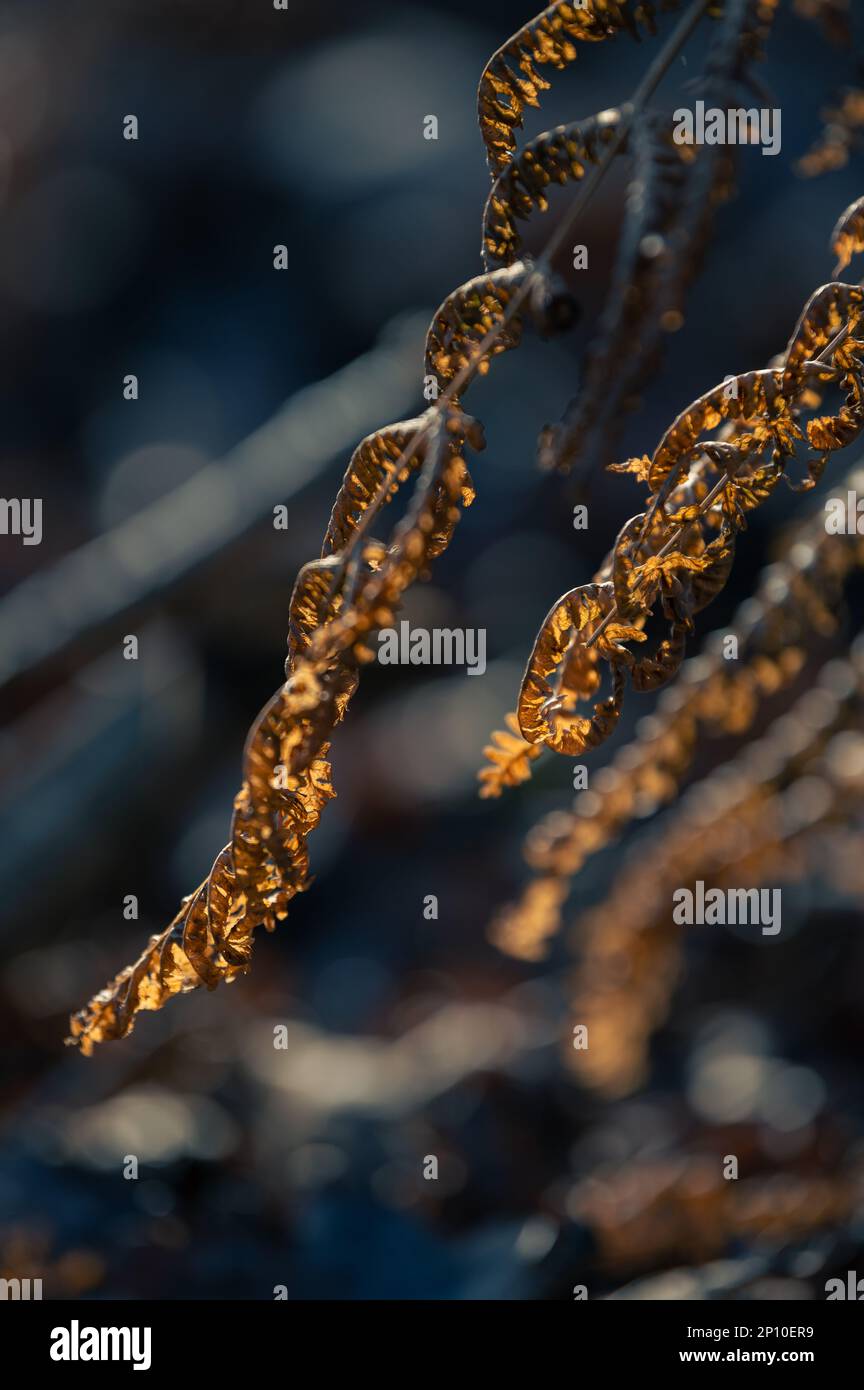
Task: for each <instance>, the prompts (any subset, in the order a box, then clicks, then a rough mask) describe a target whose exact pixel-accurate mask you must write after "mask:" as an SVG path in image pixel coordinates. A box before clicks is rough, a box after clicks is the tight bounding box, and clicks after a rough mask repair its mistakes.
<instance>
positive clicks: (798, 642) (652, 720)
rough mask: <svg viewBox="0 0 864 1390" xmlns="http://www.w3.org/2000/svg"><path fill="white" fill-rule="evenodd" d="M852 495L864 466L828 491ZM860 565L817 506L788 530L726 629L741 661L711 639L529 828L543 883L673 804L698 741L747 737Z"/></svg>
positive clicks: (518, 916)
mask: <svg viewBox="0 0 864 1390" xmlns="http://www.w3.org/2000/svg"><path fill="white" fill-rule="evenodd" d="M855 491H857V492H858V493H859V494H860V493H861V492H862V491H864V472H862V470H861V467H860V465H857V466H856V467H854V468H852V469H850V471H849V472H848V473H847V475H846V476H845V477H844V478H843V479H842V480H841V481H840V483H839V484H838V487H837V488H836V489H835V490H834V491H832V493H831V494H830V497H831V498H832V499H837V500H838V501H839V500H842V501H843V503H844V504H845V501H846V498H847V494H848V493H849V492H855ZM862 565H864V537H860V536H858V535H853V536H848V535H843V536H841V537H837V536H834V535H830V534H828V533H827V532H826V528H825V514H824V512H823V510H822V509H821V508H820V509H819V510H818V511H817V512H815V513H814V514H813V515H812V517H810V518H808V519H807V520H806V521H805V522H803V523H799V524H798V525H797V526H795V527H794V528H792V529H791V530H790V532H789V534H788V537H787V539H786V542H785V546H784V552H783V555H782V558H781V559H780V561H779V562H776V563H773V564H771V565H769V566H768V567H767V568H766V570H765V571H764V573H763V575H762V576H761V577H760V580H759V582H758V584H757V587H756V591H755V594H754V596H753V597H752V598H750V599H748V600H746V602H745V603H744V604H742V606H741V608H740V609H739V611H738V612H737V613H736V614H735V616H734V617H733V619H732V623H731V624H730V626H729V627H728V628H727V629H726V635H729V636H732V637H734V638H735V640H736V643H737V648H738V654H739V659H738V661H737V662H734V663H729V662H727V661H725V660H724V659H723V655H722V650H721V646H720V643H719V642H714V643H712V644H711V645H710V646H709V647H708V649H707V650H706V651H704V652H703V653H701V654H700V655H699V656H698V657H695V658H693V659H692V660H690V661H689V662H687V663H686V664H685V665H684V667H683V669H682V671H681V674H680V677H679V679H678V681H677V683H676V684H675V685H674V686H673V687H672V688H671V689H669V690H666V691H664V692H663V694H662V695H661V697H660V701H659V703H658V706H657V709H656V712H655V713H654V714H653V715H652V716H650V717H649V718H647V719H643V720H642V721H640V724H639V726H638V734H637V738H636V739H635V740H634V741H633V742H632V743H628V744H627V745H625V747H624V748H622V749H621V750H620V751H619V752H618V753H617V754H616V755H615V757H614V758H613V760H612V761H611V763H610V764H608V765H607V766H606V767H603V768H601V769H600V770H599V771H598V772H596V773H595V774H594V775H593V776H592V779H591V789H590V791H585V792H582V793H581V794H580V795H579V796H578V797H577V798H576V799H575V801H574V803H573V807H572V809H571V810H559V811H553V812H551V813H550V814H549V815H547V816H545V817H544V818H543V819H542V820H541V821H540V822H539V823H538V824H537V825H536V826H535V827H534V828H533V829H532V830H531V831H529V833H528V836H527V838H526V840H525V845H524V857H525V860H526V863H527V864H528V865H529V867H530V868H531V870H532V871H533V873H534V874H536V875H537V876H538V878H539V879H542V880H543V881H546V880H552V879H557V880H558V881H559V889H560V890H561V891H559V893H558V898H557V900H558V901H559V902H561V903H563V901H565V899H566V896H567V894H568V893H569V882H570V880H571V879H572V877H573V876H574V875H575V874H577V873H578V872H579V871H580V869H581V868H582V867H583V865H584V863H585V862H586V860H587V859H588V858H590V857H591V856H592V855H594V854H596V853H597V852H598V851H599V850H601V849H603V848H605V846H606V845H608V844H610V843H612V842H613V841H614V840H615V839H616V838H618V837H619V836H620V835H621V834H622V832H623V830H624V829H625V827H626V826H627V825H628V824H629V823H630V822H631V821H632V819H633V818H634V817H635V816H644V815H646V814H648V813H650V812H651V811H652V810H654V809H656V808H658V807H660V806H663V805H665V804H666V803H668V802H670V801H671V800H673V798H674V797H675V796H676V794H677V792H678V788H679V786H680V784H681V781H682V779H683V778H684V777H685V776H686V773H687V771H688V769H689V767H690V766H691V763H692V760H693V756H694V753H695V750H696V748H697V745H698V742H699V740H700V738H705V737H706V736H707V737H709V738H717V737H729V736H733V737H740V736H741V735H744V734H746V733H747V731H748V730H749V729H750V728H751V726H752V725H753V723H754V721H755V719H756V717H757V714H758V711H759V709H760V707H761V706H762V704H763V703H764V701H765V700H766V699H768V698H770V697H771V696H773V695H776V694H777V693H778V691H780V690H782V689H784V688H787V687H788V686H789V685H790V684H791V683H792V682H793V681H794V680H795V678H796V677H797V675H798V674H799V672H800V670H801V666H802V664H803V661H804V650H805V649H806V647H807V646H808V645H810V644H811V643H812V641H813V640H814V638H816V637H825V636H828V635H830V634H832V633H833V632H834V630H835V628H836V624H837V610H838V608H839V605H840V600H841V597H842V594H843V590H844V587H845V585H846V583H847V580H848V578H849V576H850V575H851V574H852V573H853V572H855V571H856V570H857V569H858V568H860V567H861V566H862ZM536 881H537V880H536V879H535V880H531V882H529V884H528V886H527V888H526V890H525V893H524V895H523V898H522V899H521V900H520V901H519V902H517V903H515V904H514V905H512V906H510V907H509V908H507V909H506V916H507V920H508V922H509V924H510V931H511V933H512V934H514V935H515V934H518V933H519V932H520V931H521V932H523V933H524V934H525V935H526V936H529V935H530V931H531V923H532V921H533V919H534V910H533V898H532V887H533V883H534V882H536ZM543 900H544V902H546V904H547V911H546V915H545V918H544V939H548V938H549V937H551V936H552V935H553V934H554V932H555V931H556V930H557V929H558V927H560V917H559V920H558V922H557V924H555V923H553V922H552V920H551V909H550V908H549V907H548V905H549V904H551V903H553V902H554V901H555V898H554V896H553V894H552V890H551V888H547V889H546V896H545V898H544V899H543Z"/></svg>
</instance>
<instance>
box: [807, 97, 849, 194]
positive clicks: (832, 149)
mask: <svg viewBox="0 0 864 1390" xmlns="http://www.w3.org/2000/svg"><path fill="white" fill-rule="evenodd" d="M822 120H823V123H824V128H823V131H822V134H821V136H820V138H819V139H818V140H817V141H816V143H815V144H814V145H813V146H812V148H811V149H809V150H808V151H807V153H806V154H805V155H803V156H802V157H801V159H799V160H798V163H797V165H796V168H797V171H798V173H799V174H802V175H803V176H804V178H808V179H813V178H818V177H819V175H820V174H830V173H833V172H834V171H835V170H836V169H842V168H844V167H845V165H847V164H848V163H849V157H850V155H851V154H852V153H853V151H856V150H858V149H860V148H861V141H862V135H864V90H862V88H860V87H848V88H846V90H845V91H844V92H842V93H841V95H840V100H839V103H838V104H837V105H836V106H829V107H827V108H826V109H825V110H824V111H823V112H822Z"/></svg>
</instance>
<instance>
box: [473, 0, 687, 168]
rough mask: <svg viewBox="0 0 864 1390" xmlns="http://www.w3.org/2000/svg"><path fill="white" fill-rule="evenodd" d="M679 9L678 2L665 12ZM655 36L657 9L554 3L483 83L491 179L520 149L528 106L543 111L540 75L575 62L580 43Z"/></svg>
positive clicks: (598, 0) (501, 52)
mask: <svg viewBox="0 0 864 1390" xmlns="http://www.w3.org/2000/svg"><path fill="white" fill-rule="evenodd" d="M674 7H675V0H672V3H667V4H666V6H665V8H667V9H670V8H674ZM641 29H644V30H646V31H647V32H648V33H649V34H653V33H654V6H653V5H652V4H648V3H636V4H634V3H631V0H621V3H617V0H584V3H582V4H571V3H568V0H556V3H555V4H552V5H549V7H548V8H547V9H545V10H544V11H543V12H542V14H539V15H537V16H536V18H535V19H532V20H531V22H530V23H529V24H526V25H524V26H523V28H521V29H520V30H518V32H517V33H515V34H514V35H513V37H512V38H510V39H508V40H507V42H506V43H505V44H503V45H502V47H501V48H499V49H498V51H497V53H495V54H493V56H492V58H490V60H489V62H488V63H487V65H486V68H485V70H484V72H483V75H482V77H481V78H480V86H479V88H478V91H477V114H478V119H479V122H480V133H481V135H482V136H483V143H484V144H485V146H486V156H487V159H488V161H489V168H490V170H491V172H492V177H493V178H495V177H496V176H497V175H498V174H500V173H501V172H502V171H503V170H504V169H505V168H506V167H507V165H508V164H509V162H510V159H511V157H512V154H513V151H514V149H515V148H516V137H515V134H514V132H515V131H516V130H518V129H520V127H521V125H522V113H523V111H524V110H525V107H526V106H534V107H536V106H539V105H540V93H541V92H543V91H548V89H549V86H550V83H549V82H548V81H547V80H546V78H545V77H544V76H543V75H542V73H541V72H540V71H539V70H538V69H540V68H543V67H552V68H555V69H557V70H558V71H560V70H561V69H562V68H565V67H567V66H568V65H569V64H570V63H573V62H575V60H576V57H577V55H578V47H577V45H578V44H579V43H592V42H597V41H598V40H601V39H605V38H608V37H610V36H611V35H613V34H617V33H620V32H621V31H622V30H626V31H627V32H629V33H630V34H631V35H632V36H633V37H634V38H638V37H639V34H640V30H641Z"/></svg>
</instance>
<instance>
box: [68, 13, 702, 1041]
mask: <svg viewBox="0 0 864 1390" xmlns="http://www.w3.org/2000/svg"><path fill="white" fill-rule="evenodd" d="M650 17H651V6H649V5H647V4H641V3H640V4H635V5H631V4H629V3H623V4H617V3H613V2H612V0H588V3H587V4H585V5H584V6H575V5H574V6H571V5H566V4H563V3H559V4H555V5H552V6H550V7H549V9H548V10H547V11H546V12H544V14H543V15H541V16H539V17H538V18H537V20H535V21H533V22H532V23H531V24H529V25H528V26H526V28H525V29H524V30H522V31H520V33H519V34H518V35H516V37H515V38H514V39H513V40H511V41H510V43H509V44H507V45H505V46H504V49H502V50H501V52H500V53H499V54H498V55H496V57H495V58H494V59H493V60H492V62H491V63H490V65H489V66H488V67H487V69H486V72H485V73H484V76H483V79H482V81H481V94H480V107H481V124H482V127H483V133H484V138H487V147H488V140H489V139H490V138H491V139H492V142H493V143H495V144H497V145H498V148H499V156H500V154H501V150H503V149H504V148H505V147H506V148H507V149H508V150H509V149H512V130H513V128H514V126H516V125H518V124H519V120H520V115H519V112H520V111H521V109H522V106H524V104H525V103H526V102H530V101H533V100H535V99H536V92H537V91H538V90H539V89H540V88H541V87H542V86H543V85H544V84H543V79H541V78H540V77H539V74H538V73H537V72H536V70H535V67H534V64H537V65H540V66H543V65H544V64H549V65H552V66H557V67H561V66H564V65H565V64H566V63H567V62H569V61H572V58H573V57H574V56H575V47H574V44H573V42H572V41H573V39H574V37H576V38H578V37H582V38H588V39H591V38H602V37H605V36H606V35H607V34H610V33H615V32H618V31H619V30H621V29H629V30H630V31H631V32H633V33H638V30H639V28H640V26H641V25H648V24H650ZM698 18H699V11H698V10H694V12H693V21H692V22H688V23H687V24H685V25H682V26H680V28H679V30H677V31H676V33H675V35H673V37H672V39H670V41H669V44H668V45H667V53H666V56H665V58H664V61H665V62H669V61H671V59H672V57H673V56H674V55H675V54H676V53H677V52H678V51H680V48H681V46H682V45H683V43H684V42H685V41H686V38H687V36H688V35H689V33H691V32H692V28H693V25H694V23H695V21H696V20H698ZM511 62H512V64H513V65H514V67H515V69H516V70H517V72H514V71H513V70H512V69H511V68H510V67H509V66H508V64H510V63H511ZM519 73H521V76H519V75H518V74H519ZM660 75H662V65H661V66H660V67H658V69H657V74H656V75H655V78H654V82H655V84H656V81H659V76H660ZM508 84H509V85H508ZM649 89H651V90H653V88H651V84H648V86H645V88H644V91H645V93H647V92H648V91H649ZM508 91H510V92H512V93H514V94H516V95H515V96H514V97H513V99H512V100H511V99H510V98H509V97H508ZM644 99H645V97H644V96H643V95H640V96H639V97H638V100H636V101H634V103H633V110H634V111H635V110H637V109H641V105H642V104H643V103H644ZM517 103H518V109H517V105H516V104H517ZM496 123H497V125H496ZM493 126H495V127H496V130H497V133H494V132H493ZM502 132H503V135H502ZM499 137H500V138H499ZM508 142H509V143H508ZM507 160H509V153H508V154H506V155H505V156H504V162H505V163H506V162H507ZM549 261H551V254H550V255H549V256H547V257H545V258H541V261H540V262H539V263H538V264H537V265H536V266H535V265H532V264H530V263H529V262H526V261H521V262H518V263H515V264H511V265H508V266H506V267H503V268H501V269H499V270H495V271H492V272H490V273H487V274H485V275H482V276H478V277H476V278H475V279H474V280H470V281H468V282H467V283H466V284H464V285H462V286H460V287H459V288H458V289H457V290H455V291H454V292H453V293H452V294H450V295H448V297H447V298H446V299H445V300H444V302H443V303H442V305H441V306H440V308H439V309H438V311H437V312H436V314H435V315H434V317H433V320H432V323H431V325H430V329H429V333H428V335H427V342H426V353H425V370H426V375H427V376H428V375H435V376H437V378H438V381H439V383H440V384H441V385H442V386H443V388H444V389H443V392H442V394H441V396H440V398H439V399H438V400H437V401H436V403H435V405H434V406H433V407H432V408H431V409H430V410H429V411H427V412H426V414H425V415H424V416H421V417H419V418H418V419H417V420H416V421H407V422H401V423H399V424H396V425H392V426H389V427H385V428H384V429H382V430H381V431H378V432H377V433H376V434H374V435H371V436H369V437H368V438H367V439H365V440H363V441H362V442H361V444H360V445H359V446H358V448H357V449H356V450H355V453H354V455H353V456H352V459H351V461H350V463H349V466H348V470H347V472H346V475H345V478H344V480H343V484H342V488H341V489H340V493H339V496H338V497H337V500H336V504H335V506H334V509H333V513H332V515H331V518H330V524H329V526H328V528H327V532H326V535H325V538H324V542H323V546H322V553H321V558H320V559H319V560H316V561H312V562H310V564H308V565H307V566H305V567H304V568H303V570H301V573H300V575H299V576H298V580H297V584H296V586H295V592H294V595H293V598H292V605H291V613H290V618H289V634H288V657H287V661H286V681H285V684H284V686H283V687H282V689H281V690H280V691H278V692H277V694H276V695H274V697H273V699H272V700H271V701H270V702H269V704H268V705H267V706H266V707H265V710H264V711H263V712H262V714H261V716H259V719H258V720H257V721H256V723H255V724H254V725H253V727H252V730H251V731H250V734H249V737H248V739H247V743H246V748H245V752H244V764H243V771H244V781H243V785H242V787H241V790H240V792H239V793H238V796H237V798H236V801H235V810H234V817H233V819H232V825H231V839H230V842H229V844H228V846H226V848H225V849H224V850H223V851H222V852H221V854H220V855H219V856H218V858H217V860H216V862H215V863H214V866H213V868H212V870H211V872H210V874H209V875H208V878H207V880H205V883H204V884H202V885H201V887H200V888H199V889H198V890H197V892H196V893H195V894H193V895H192V897H191V898H189V899H187V900H185V901H184V903H183V905H182V907H181V909H180V912H179V913H178V914H177V917H176V918H175V920H174V921H173V922H172V923H171V924H170V926H169V927H168V928H167V929H166V931H165V932H163V933H161V934H159V935H158V936H155V937H154V938H153V939H152V940H151V942H150V944H149V946H148V948H147V950H146V951H145V952H144V953H143V955H142V956H141V958H140V959H139V961H138V962H136V964H135V965H134V966H131V967H128V968H127V969H126V970H124V971H122V972H121V974H120V975H118V976H117V977H116V979H115V980H114V981H113V982H112V984H111V985H109V986H108V987H107V989H106V990H103V991H102V992H101V994H99V995H98V996H96V998H95V999H93V1000H92V1001H91V1002H90V1004H89V1005H87V1006H86V1007H85V1008H84V1009H83V1010H81V1011H80V1012H79V1013H78V1014H76V1015H75V1016H74V1018H73V1019H72V1024H71V1030H72V1037H71V1038H70V1039H69V1041H70V1042H72V1043H76V1044H77V1045H78V1046H79V1047H80V1048H81V1050H82V1051H83V1052H84V1053H89V1052H91V1051H92V1049H93V1047H94V1045H95V1044H96V1043H97V1042H101V1041H104V1040H107V1039H109V1038H117V1037H122V1036H124V1035H125V1034H126V1033H128V1031H129V1030H130V1028H131V1027H132V1026H133V1023H134V1019H135V1016H136V1014H137V1013H138V1012H139V1011H140V1010H142V1009H158V1008H160V1007H161V1006H162V1004H163V1003H164V1002H165V1001H166V1000H167V999H168V998H170V997H172V996H173V995H174V994H176V993H180V992H182V991H185V990H188V989H193V988H197V987H198V986H199V985H201V984H204V985H206V986H207V987H208V988H214V987H215V986H216V985H218V984H219V983H221V982H223V981H229V980H231V979H233V978H235V976H236V975H237V974H239V973H241V972H242V971H244V970H245V969H247V968H248V964H249V958H250V954H251V948H252V942H253V934H254V931H255V928H256V927H257V926H261V925H263V926H264V927H265V928H267V929H270V928H272V927H273V926H274V925H275V923H276V921H278V920H280V919H281V918H282V917H284V916H285V915H286V910H287V904H288V902H289V901H290V899H291V898H292V897H293V896H294V894H296V893H297V892H300V891H302V890H303V889H304V888H305V887H306V885H307V883H308V867H309V862H308V850H307V845H306V840H307V837H308V834H309V833H310V831H311V830H313V829H314V828H315V826H316V825H317V823H318V820H319V818H320V814H321V811H322V810H323V807H324V805H325V804H326V802H327V801H328V800H329V799H330V797H331V796H332V795H333V794H334V792H333V787H332V784H331V777H330V766H329V763H328V761H327V754H328V752H329V746H330V737H331V735H332V732H333V729H334V727H335V726H336V725H337V724H338V723H339V721H340V720H341V719H342V718H343V717H344V715H345V711H346V709H347V706H348V703H349V701H350V698H351V695H352V694H353V691H354V689H355V688H356V685H357V680H358V668H359V667H360V666H361V665H362V664H363V663H364V662H367V661H369V660H371V659H373V655H374V653H373V651H372V649H371V647H370V640H371V638H372V636H373V634H374V633H375V631H376V630H377V629H380V628H381V627H383V626H389V625H390V624H391V623H392V622H393V620H394V616H395V613H396V612H397V610H398V608H399V605H400V603H401V600H402V597H403V595H404V593H405V590H406V589H407V588H408V587H409V585H410V584H412V583H413V582H414V581H415V580H418V579H422V578H424V577H425V576H426V575H427V573H428V570H429V566H430V564H431V562H432V561H433V560H434V559H435V558H436V557H437V556H438V555H440V554H441V552H442V551H443V550H444V549H445V548H446V546H447V545H448V543H449V541H450V539H451V537H452V534H453V530H454V528H455V526H456V524H457V522H458V520H459V517H460V515H461V512H462V510H463V508H464V507H466V506H468V505H469V504H470V503H471V501H472V500H473V497H474V488H473V483H472V480H471V478H470V475H469V473H468V469H467V465H466V461H465V457H464V453H465V450H466V446H469V445H470V446H471V447H472V448H474V449H481V448H482V447H483V436H482V429H481V427H480V425H479V423H478V422H477V421H475V420H472V419H471V418H470V417H468V416H467V415H465V414H464V412H463V411H462V408H461V404H460V399H459V398H460V396H461V394H462V393H463V392H464V390H465V388H466V387H467V386H468V385H470V383H471V382H472V381H473V379H474V378H475V377H476V376H477V375H482V374H483V373H484V372H485V371H486V370H487V369H488V365H489V361H490V359H491V358H492V357H493V356H495V355H497V354H498V353H500V352H502V351H506V350H508V349H509V348H512V347H515V346H516V345H517V344H518V342H519V340H520V336H521V332H522V328H523V323H524V321H525V319H526V318H529V319H530V320H531V321H532V322H533V324H534V325H535V327H537V329H538V330H539V331H540V332H542V333H548V332H555V331H560V330H561V329H562V328H565V327H567V326H569V323H570V322H571V321H572V318H573V313H574V306H573V301H572V298H571V297H570V296H569V295H568V294H567V293H566V291H564V290H563V289H562V288H561V287H560V286H559V285H558V284H557V282H556V281H555V279H554V277H553V276H552V275H551V273H550V270H549V265H548V262H549ZM412 475H415V482H414V491H413V495H412V498H411V501H410V503H409V505H408V509H407V511H406V513H405V515H404V517H403V518H402V519H401V521H399V522H397V524H396V526H395V527H394V529H393V533H392V536H391V538H390V540H389V542H386V541H383V540H379V539H375V538H374V537H372V536H371V535H370V534H369V528H370V524H371V523H372V522H373V521H374V520H376V518H377V517H378V516H379V515H380V513H381V511H382V509H383V508H384V506H385V505H386V503H387V502H388V501H389V499H390V498H391V497H392V496H393V494H394V492H395V491H396V490H397V489H398V487H399V486H401V485H402V484H404V483H405V482H407V480H408V479H409V477H411V476H412ZM598 652H599V654H600V655H602V656H603V657H604V659H615V660H617V659H619V657H620V659H621V660H623V659H625V658H626V653H625V652H624V651H623V649H621V648H620V647H618V646H617V644H616V641H615V629H614V628H612V629H610V631H609V632H608V633H606V634H605V635H604V637H603V641H602V643H601V644H600V645H599V647H598ZM615 681H616V688H617V685H618V683H619V676H618V674H617V673H616V677H615ZM500 746H501V745H500V742H499V747H500ZM509 752H512V748H511V749H510V750H509ZM521 757H524V762H520V758H521ZM520 758H516V759H511V760H510V763H511V766H510V768H509V773H507V772H501V773H499V778H502V779H503V777H505V776H507V775H509V776H511V777H519V776H521V774H522V770H523V767H524V766H527V765H528V764H529V763H530V761H531V758H530V756H529V755H527V754H525V755H522V754H521V753H520ZM500 766H503V764H502V765H500ZM490 786H491V781H490Z"/></svg>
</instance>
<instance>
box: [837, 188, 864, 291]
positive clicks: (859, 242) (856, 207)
mask: <svg viewBox="0 0 864 1390" xmlns="http://www.w3.org/2000/svg"><path fill="white" fill-rule="evenodd" d="M831 250H832V251H833V252H834V255H835V256H836V257H837V264H836V265H835V267H834V274H835V275H839V274H840V272H841V270H845V269H846V267H847V265H848V264H849V262H850V261H851V259H852V257H853V256H858V255H860V254H861V252H862V251H864V198H857V199H856V200H855V202H854V203H850V205H849V207H848V208H846V210H845V212H842V213H841V214H840V216H839V217H838V219H837V222H836V224H835V226H834V230H833V232H832V233H831Z"/></svg>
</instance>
